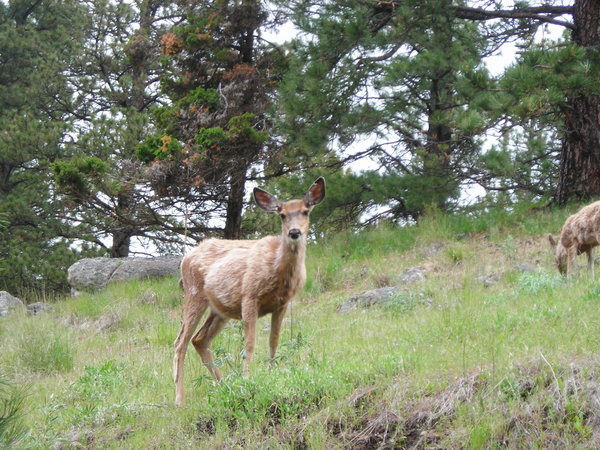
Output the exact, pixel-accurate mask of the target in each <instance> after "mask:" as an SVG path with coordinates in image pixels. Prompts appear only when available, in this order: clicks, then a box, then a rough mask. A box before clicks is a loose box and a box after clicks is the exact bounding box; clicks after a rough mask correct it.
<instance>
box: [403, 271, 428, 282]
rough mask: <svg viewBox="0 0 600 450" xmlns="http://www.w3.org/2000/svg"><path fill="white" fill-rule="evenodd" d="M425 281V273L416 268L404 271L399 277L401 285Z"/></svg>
mask: <svg viewBox="0 0 600 450" xmlns="http://www.w3.org/2000/svg"><path fill="white" fill-rule="evenodd" d="M424 279H425V272H423V271H422V270H421V269H419V268H418V267H411V268H409V269H406V270H405V271H404V273H403V274H402V275H401V276H400V282H401V283H402V284H411V283H417V282H419V281H423V280H424Z"/></svg>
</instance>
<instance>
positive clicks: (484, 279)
mask: <svg viewBox="0 0 600 450" xmlns="http://www.w3.org/2000/svg"><path fill="white" fill-rule="evenodd" d="M474 281H475V282H476V283H481V284H483V285H484V286H485V287H490V286H493V285H494V284H496V283H497V282H498V280H497V278H496V277H495V276H492V275H482V276H480V277H477V278H475V280H474Z"/></svg>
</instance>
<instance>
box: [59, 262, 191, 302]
mask: <svg viewBox="0 0 600 450" xmlns="http://www.w3.org/2000/svg"><path fill="white" fill-rule="evenodd" d="M181 258H182V257H181V256H157V257H155V258H137V257H131V258H85V259H82V260H79V261H77V262H76V263H75V264H73V265H72V266H71V267H69V270H68V275H67V279H68V281H69V284H70V285H71V292H72V293H73V294H74V295H76V294H78V293H79V291H97V290H100V289H103V288H105V287H106V285H108V284H109V283H112V282H115V281H127V280H140V279H144V278H155V277H164V276H168V275H175V274H178V273H179V264H180V263H181Z"/></svg>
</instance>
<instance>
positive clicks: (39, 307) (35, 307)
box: [27, 302, 52, 316]
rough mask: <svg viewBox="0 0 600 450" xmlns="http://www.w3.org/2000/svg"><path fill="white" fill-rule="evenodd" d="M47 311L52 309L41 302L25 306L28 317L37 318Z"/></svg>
mask: <svg viewBox="0 0 600 450" xmlns="http://www.w3.org/2000/svg"><path fill="white" fill-rule="evenodd" d="M48 311H52V307H51V306H50V305H48V304H46V303H43V302H36V303H31V304H29V305H27V314H29V315H30V316H37V315H39V314H42V313H44V312H48Z"/></svg>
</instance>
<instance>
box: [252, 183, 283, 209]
mask: <svg viewBox="0 0 600 450" xmlns="http://www.w3.org/2000/svg"><path fill="white" fill-rule="evenodd" d="M254 200H256V204H257V205H258V206H260V207H261V208H262V209H264V210H265V211H268V212H274V213H276V212H278V211H279V210H280V209H281V206H282V205H281V202H280V201H279V200H277V198H276V197H275V196H273V195H271V194H269V193H268V192H267V191H263V190H262V189H260V188H254Z"/></svg>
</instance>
